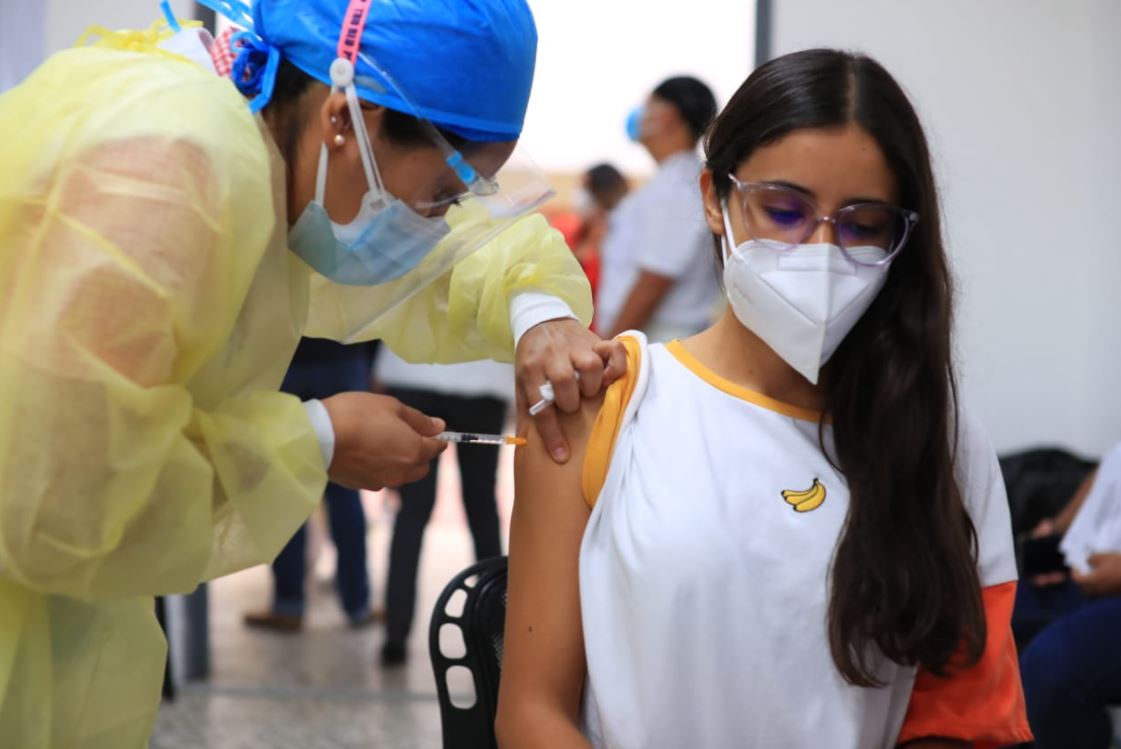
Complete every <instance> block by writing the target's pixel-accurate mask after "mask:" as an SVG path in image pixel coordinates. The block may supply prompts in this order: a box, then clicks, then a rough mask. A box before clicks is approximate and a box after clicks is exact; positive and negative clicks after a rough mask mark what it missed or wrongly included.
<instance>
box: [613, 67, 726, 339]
mask: <svg viewBox="0 0 1121 749" xmlns="http://www.w3.org/2000/svg"><path fill="white" fill-rule="evenodd" d="M715 115H716V99H715V97H714V96H713V95H712V91H711V90H710V89H709V88H708V86H706V85H705V84H704V83H702V82H700V81H699V80H697V79H696V78H691V77H688V76H681V77H676V78H670V79H668V80H666V81H664V82H662V83H661V84H660V85H659V86H658V87H657V88H655V89H654V91H653V92H652V93H651V94H650V96H649V97H648V98H647V100H646V103H645V104H644V105H643V106H642V107H641V110H639V111H637V112H636V113H634V114H632V117H631V120H630V121H629V122H628V131H629V134H630V136H631V138H632V139H633V140H635V141H637V142H639V143H641V144H642V146H643V147H644V148H645V149H646V151H647V152H648V153H649V154H650V156H651V157H652V158H653V159H654V161H655V162H657V164H658V170H657V172H656V173H655V174H654V176H653V177H652V178H651V179H650V181H649V182H647V183H646V184H645V185H643V186H642V187H641V188H640V189H638V190H635V191H634V192H633V193H631V194H629V195H628V196H627V197H626V198H624V199H623V200H622V202H621V203H619V206H618V208H617V209H616V210H615V212H614V213H613V214H612V216H611V220H610V222H609V225H608V229H607V234H606V237H605V238H604V241H603V245H602V248H601V267H602V270H601V275H600V284H599V288H598V290H597V293H596V330H597V332H599V333H600V334H601V335H603V336H604V337H605V338H612V337H614V336H615V335H617V334H619V333H621V332H623V331H624V330H641V331H642V332H644V333H645V334H646V336H647V338H649V340H650V341H651V342H652V343H658V342H665V341H669V340H673V339H676V338H687V337H689V336H691V335H693V334H695V333H698V332H700V331H701V330H703V329H705V328H707V327H708V325H709V323H710V322H712V319H713V314H714V311H715V309H714V308H715V305H716V303H717V300H718V299H720V298H721V296H722V295H721V293H720V287H719V284H718V283H717V276H716V264H717V255H716V251H715V249H714V246H713V241H712V234H711V233H710V232H709V230H708V227H707V226H706V225H705V222H704V213H703V210H702V206H701V198H700V193H699V191H698V189H697V180H698V179H699V177H700V173H701V166H702V165H701V159H700V156H699V155H698V153H697V144H698V142H699V141H700V139H701V138H702V137H703V136H704V134H705V131H707V130H708V126H709V124H710V123H711V122H712V119H713V117H714V116H715Z"/></svg>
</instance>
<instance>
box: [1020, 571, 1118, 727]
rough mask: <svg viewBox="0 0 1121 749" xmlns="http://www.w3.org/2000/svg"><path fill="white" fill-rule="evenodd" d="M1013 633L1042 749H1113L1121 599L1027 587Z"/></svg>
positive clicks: (1070, 585)
mask: <svg viewBox="0 0 1121 749" xmlns="http://www.w3.org/2000/svg"><path fill="white" fill-rule="evenodd" d="M1012 625H1013V629H1014V630H1015V633H1016V639H1017V642H1018V644H1019V645H1020V653H1021V655H1020V673H1021V676H1022V677H1023V681H1024V697H1025V699H1026V701H1027V707H1028V722H1029V723H1030V724H1031V728H1032V732H1033V733H1034V734H1035V743H1034V744H1031V745H1030V746H1033V747H1035V748H1036V749H1108V747H1109V746H1111V742H1112V737H1113V726H1112V724H1111V722H1110V718H1109V715H1108V713H1107V712H1106V707H1107V706H1108V705H1115V704H1118V702H1121V597H1112V598H1102V599H1088V598H1086V597H1085V596H1084V595H1083V594H1082V590H1081V589H1080V588H1079V587H1078V585H1077V584H1076V583H1074V582H1070V581H1068V582H1066V583H1063V584H1061V585H1055V586H1047V587H1042V588H1037V587H1035V586H1033V585H1031V584H1030V583H1029V582H1028V581H1026V580H1021V581H1020V585H1019V588H1018V589H1017V593H1016V610H1015V613H1014V614H1013V617H1012Z"/></svg>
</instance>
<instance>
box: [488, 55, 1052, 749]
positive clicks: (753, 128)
mask: <svg viewBox="0 0 1121 749" xmlns="http://www.w3.org/2000/svg"><path fill="white" fill-rule="evenodd" d="M706 157H707V161H706V169H705V171H704V173H703V175H702V177H701V181H700V190H701V196H702V198H703V201H704V207H705V215H706V218H707V221H708V225H709V227H710V228H711V230H712V232H713V234H714V235H715V237H716V242H717V245H718V247H719V262H720V264H721V267H722V272H723V281H724V287H725V290H726V293H727V295H728V300H729V302H730V304H729V306H728V310H727V314H726V315H725V316H724V317H723V318H722V319H721V320H720V321H719V322H717V323H716V324H715V325H714V326H712V327H711V328H709V329H708V330H706V331H704V332H702V333H700V334H698V335H696V336H694V337H692V338H688V339H685V340H682V341H675V342H672V343H669V344H666V345H664V346H654V345H647V343H646V342H645V340H644V339H643V338H642V336H641V335H640V334H629V335H626V336H624V343H625V344H626V347H627V349H628V353H629V359H630V366H629V368H628V375H627V376H626V377H625V378H624V379H623V380H622V381H620V382H618V383H616V384H615V385H614V386H613V387H612V388H611V389H610V390H609V391H608V393H607V395H606V396H605V398H604V399H603V401H602V403H600V404H598V405H589V406H588V408H587V409H586V411H585V413H584V414H583V415H582V416H579V415H577V416H574V417H573V420H572V422H571V424H570V425H569V426H570V428H571V430H572V431H573V432H574V433H578V434H580V439H579V440H578V444H579V448H578V450H577V452H576V454H575V455H576V457H578V458H581V459H579V460H573V461H571V462H570V463H569V464H568V465H566V466H557V465H554V464H552V463H550V462H549V461H548V459H547V458H545V457H541V456H540V455H539V453H540V452H541V451H539V450H533V449H527V450H524V451H521V453H520V455H519V463H518V483H517V492H518V501H517V503H516V505H515V510H514V519H513V525H512V538H511V547H510V548H511V552H510V578H509V580H510V589H509V611H508V618H507V623H506V641H505V662H504V670H503V676H502V693H501V698H500V704H499V717H498V726H497V728H498V735H499V740H500V744H501V745H503V746H505V747H527V746H540V747H544V746H548V747H588V746H595V747H612V748H615V747H644V748H649V747H684V746H695V747H758V748H760V749H763V748H765V749H783V748H791V749H795V748H799V747H810V746H829V747H833V748H835V749H870V748H871V747H894V746H899V745H904V744H906V745H907V746H923V747H948V746H974V747H996V746H1003V745H1006V744H1013V743H1018V742H1020V741H1025V740H1028V739H1030V732H1029V730H1028V727H1027V724H1026V721H1025V717H1024V707H1023V695H1022V691H1021V687H1020V678H1019V673H1018V670H1017V662H1016V652H1015V646H1014V644H1013V641H1012V637H1011V633H1010V627H1009V619H1010V614H1011V609H1012V602H1013V598H1014V594H1015V585H1016V583H1015V577H1016V571H1015V565H1014V561H1013V554H1012V539H1011V532H1010V527H1009V518H1008V509H1007V504H1006V498H1005V492H1004V487H1003V484H1002V482H1001V476H1000V472H999V468H998V466H997V462H996V457H995V455H994V454H993V450H992V447H991V446H990V444H989V442H988V440H987V438H986V436H985V434H984V432H983V430H982V429H981V428H980V426H979V425H978V424H977V423H976V421H975V420H974V419H973V418H971V416H970V414H969V413H968V411H967V410H965V409H964V408H963V407H962V406H961V405H960V404H959V403H958V399H957V397H956V389H955V379H954V368H953V361H952V352H953V345H952V341H951V331H952V309H953V294H952V283H951V276H950V271H949V268H948V262H947V257H946V252H945V248H944V245H943V241H942V236H941V217H940V211H939V205H938V196H937V191H936V188H935V184H934V179H933V175H932V171H931V166H930V155H929V152H928V148H927V144H926V139H925V137H924V135H923V131H922V127H921V125H920V124H919V121H918V118H917V116H916V114H915V111H914V109H913V108H912V106H911V104H910V103H909V101H908V100H907V98H906V96H905V94H904V93H903V91H902V90H901V89H900V87H899V86H898V84H897V83H896V82H895V81H894V80H893V79H892V78H891V76H890V75H889V74H888V73H887V72H886V71H885V70H884V69H883V68H882V67H880V65H878V64H877V63H876V62H874V61H872V60H870V59H868V58H866V57H862V56H858V55H850V54H846V53H842V52H836V51H832V50H812V51H806V52H800V53H796V54H793V55H788V56H785V57H782V58H779V59H777V60H774V61H772V62H770V63H768V64H766V65H764V66H762V67H761V68H759V69H758V70H756V71H755V72H754V73H753V74H752V75H751V77H750V78H748V80H747V82H746V83H745V84H744V85H743V86H742V88H741V89H740V90H739V92H738V93H737V94H736V95H735V97H734V98H733V99H732V101H731V102H730V103H729V104H728V107H727V108H726V109H725V111H724V112H723V113H722V114H721V115H720V116H719V118H718V119H717V121H716V123H715V124H714V126H713V128H712V130H711V132H710V133H709V136H708V139H707V143H706ZM529 438H530V441H531V443H532V442H537V441H538V440H539V437H537V435H536V434H535V433H534V432H533V430H532V428H530V431H529Z"/></svg>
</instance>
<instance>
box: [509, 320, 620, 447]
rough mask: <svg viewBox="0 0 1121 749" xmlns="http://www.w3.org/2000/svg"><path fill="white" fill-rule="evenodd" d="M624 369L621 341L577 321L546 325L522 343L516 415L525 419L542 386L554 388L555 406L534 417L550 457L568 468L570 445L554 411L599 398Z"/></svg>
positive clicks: (573, 409)
mask: <svg viewBox="0 0 1121 749" xmlns="http://www.w3.org/2000/svg"><path fill="white" fill-rule="evenodd" d="M626 369H627V355H626V351H625V349H624V348H623V344H621V343H619V342H618V341H603V340H600V338H599V336H597V335H596V334H595V333H593V332H591V331H590V330H588V329H587V328H585V327H584V326H583V325H582V324H581V323H580V321H579V320H571V319H567V320H550V321H548V322H543V323H541V324H540V325H537V326H534V327H533V328H530V329H529V331H528V332H526V334H525V335H524V336H522V340H521V342H520V343H519V344H518V352H517V375H518V393H517V400H518V416H519V418H521V417H524V416H526V415H527V413H528V410H529V407H530V406H532V405H533V404H534V403H536V402H537V401H539V400H541V392H540V389H541V386H542V385H544V384H545V383H546V382H550V383H552V385H553V392H554V393H555V395H556V401H555V405H554V406H551V407H549V408H546V409H545V410H544V411H542V412H541V413H540V414H538V415H537V416H535V417H534V418H535V419H536V420H537V431H538V433H539V434H540V435H541V438H542V440H543V441H544V443H545V448H546V449H547V450H548V451H549V455H551V456H552V458H553V460H555V461H556V462H558V463H564V462H565V461H567V460H568V455H569V451H568V443H567V442H566V441H565V438H564V434H563V433H562V432H561V428H560V423H559V422H558V419H557V411H556V409H557V408H559V409H561V410H562V411H566V412H569V413H571V412H573V411H576V410H577V409H578V408H580V399H581V397H584V398H595V397H596V396H598V395H599V394H600V392H601V391H602V390H603V388H605V387H607V386H608V385H610V384H611V383H612V382H614V381H615V380H617V379H619V377H621V376H622V375H623V373H624V372H625V371H626ZM577 373H579V378H577Z"/></svg>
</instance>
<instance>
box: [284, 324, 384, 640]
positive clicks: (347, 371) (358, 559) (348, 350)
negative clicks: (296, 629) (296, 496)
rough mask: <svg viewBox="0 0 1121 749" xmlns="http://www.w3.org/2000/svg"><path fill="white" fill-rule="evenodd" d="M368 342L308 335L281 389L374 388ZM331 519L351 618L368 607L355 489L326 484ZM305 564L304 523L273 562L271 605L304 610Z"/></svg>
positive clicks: (314, 393) (300, 393)
mask: <svg viewBox="0 0 1121 749" xmlns="http://www.w3.org/2000/svg"><path fill="white" fill-rule="evenodd" d="M370 360H371V352H370V348H369V346H366V345H358V346H343V345H340V344H338V343H334V342H331V341H323V340H317V339H311V338H305V339H304V340H303V341H301V342H300V346H299V348H298V349H297V350H296V355H295V357H294V358H293V360H292V366H291V367H290V368H289V370H288V374H287V375H286V376H285V378H284V384H283V385H281V388H280V389H281V390H283V391H284V392H286V393H291V394H292V395H295V396H297V397H299V398H300V399H301V400H309V399H312V398H320V399H322V398H329V397H330V396H332V395H336V394H338V393H343V392H348V391H353V390H358V391H365V390H369V389H370ZM326 500H327V520H328V526H329V529H330V532H331V540H332V541H333V542H334V544H335V549H336V551H337V552H338V561H337V563H336V574H335V584H336V587H337V589H338V593H339V598H340V599H341V600H342V606H343V610H344V611H345V612H346V614H347V616H348V617H349V618H350V619H351V620H357V619H361V618H362V617H364V616H365V615H366V614H367V613H369V610H370V575H369V570H368V569H367V566H366V515H365V512H364V511H363V509H362V500H361V497H360V495H359V493H358V492H357V491H355V490H354V489H346V488H344V487H341V486H338V485H337V484H328V485H327V493H326ZM306 566H307V526H306V525H305V526H303V527H301V528H300V530H299V531H298V532H297V533H296V535H295V536H293V538H292V540H291V541H289V542H288V544H287V545H286V546H285V547H284V549H283V550H282V551H281V552H280V555H279V556H278V557H277V558H276V561H274V562H273V565H272V570H273V580H274V583H275V593H274V596H273V610H274V611H275V612H276V613H278V614H287V615H300V614H303V612H304V582H305V579H306Z"/></svg>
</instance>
